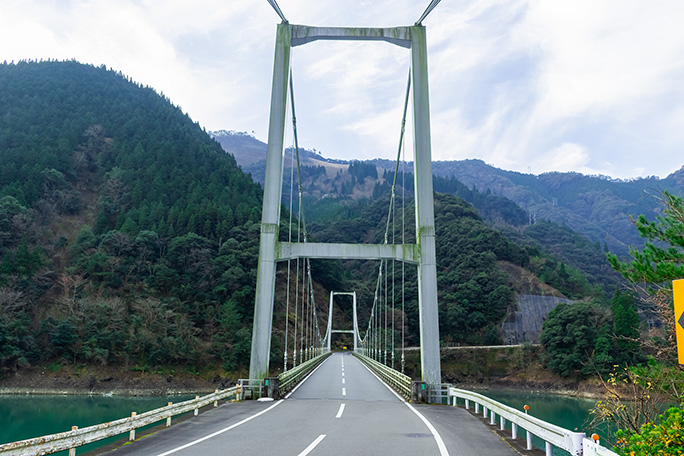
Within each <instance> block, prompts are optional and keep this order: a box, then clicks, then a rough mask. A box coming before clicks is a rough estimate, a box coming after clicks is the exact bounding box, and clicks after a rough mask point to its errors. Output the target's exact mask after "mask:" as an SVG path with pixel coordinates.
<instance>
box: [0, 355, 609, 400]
mask: <svg viewBox="0 0 684 456" xmlns="http://www.w3.org/2000/svg"><path fill="white" fill-rule="evenodd" d="M542 356H543V355H542V349H541V347H538V346H533V345H522V346H504V347H488V348H484V347H478V348H472V349H471V348H464V349H459V350H448V349H445V350H442V354H441V360H442V380H443V381H444V382H445V383H451V384H453V385H454V386H455V387H457V388H464V389H471V390H478V391H484V390H498V391H516V392H531V393H545V394H558V395H562V396H572V397H584V398H590V399H601V398H603V397H604V395H605V390H604V389H603V387H602V385H601V382H600V381H599V380H598V379H587V380H581V381H578V380H575V379H567V378H563V377H560V376H559V375H556V374H554V373H553V372H551V371H549V370H548V369H545V368H544V367H543V365H542V362H541V361H540V359H541V357H542ZM397 364H398V363H397ZM395 367H396V368H399V366H398V365H397V366H395ZM406 374H407V375H410V376H411V377H413V378H420V352H419V351H407V352H406ZM247 375H248V374H247V372H244V373H242V374H241V375H234V378H233V377H225V374H224V373H223V372H221V371H220V370H219V369H218V368H208V369H207V371H205V372H202V373H201V374H200V373H196V372H188V371H187V370H185V369H184V368H183V367H182V366H181V367H178V368H176V369H173V368H168V367H167V368H159V369H132V370H127V369H125V368H122V367H112V366H86V365H77V366H67V365H55V364H50V365H45V366H39V367H33V368H28V369H21V370H19V371H18V372H17V373H15V374H11V375H8V376H6V377H4V378H2V379H0V394H58V395H62V394H73V395H103V394H105V395H117V396H163V395H175V394H201V393H209V392H212V391H214V390H216V389H217V388H218V389H221V388H227V387H230V386H232V385H234V384H236V383H237V381H238V378H246V377H247Z"/></svg>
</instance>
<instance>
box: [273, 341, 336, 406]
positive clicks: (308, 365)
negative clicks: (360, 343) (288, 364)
mask: <svg viewBox="0 0 684 456" xmlns="http://www.w3.org/2000/svg"><path fill="white" fill-rule="evenodd" d="M331 354H332V352H326V353H322V354H320V355H318V356H316V357H314V358H311V359H310V360H308V361H305V362H303V363H302V364H300V365H299V366H297V367H294V368H292V369H290V370H288V371H287V372H283V373H282V374H280V375H278V380H279V382H280V384H279V387H278V390H279V393H280V395H281V396H282V395H283V394H287V393H288V392H289V391H290V390H291V389H292V388H294V387H295V386H296V385H297V383H299V381H300V380H302V379H303V378H304V377H306V376H307V375H309V373H310V372H311V371H313V370H314V369H315V368H316V367H318V365H319V364H321V363H322V362H323V361H325V359H326V358H327V357H328V356H330V355H331Z"/></svg>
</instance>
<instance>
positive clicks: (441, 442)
mask: <svg viewBox="0 0 684 456" xmlns="http://www.w3.org/2000/svg"><path fill="white" fill-rule="evenodd" d="M404 404H406V406H407V407H408V408H410V409H411V410H412V411H413V413H415V414H416V415H418V418H420V419H421V420H422V421H423V423H425V425H426V426H427V428H428V429H429V430H430V432H432V436H433V437H434V438H435V441H436V442H437V448H439V454H440V455H441V456H449V450H447V447H446V445H445V444H444V440H442V436H441V435H439V432H437V429H435V427H434V426H433V425H432V423H430V422H429V421H428V420H427V418H425V417H424V416H423V415H422V414H421V413H420V412H419V411H418V410H416V409H415V408H413V406H412V405H411V404H409V403H408V402H404Z"/></svg>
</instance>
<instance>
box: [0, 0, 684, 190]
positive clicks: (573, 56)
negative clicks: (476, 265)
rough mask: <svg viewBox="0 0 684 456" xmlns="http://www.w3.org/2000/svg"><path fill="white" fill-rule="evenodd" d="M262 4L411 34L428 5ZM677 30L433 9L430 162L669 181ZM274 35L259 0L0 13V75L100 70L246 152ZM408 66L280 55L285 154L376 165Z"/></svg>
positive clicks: (473, 5) (393, 54)
mask: <svg viewBox="0 0 684 456" xmlns="http://www.w3.org/2000/svg"><path fill="white" fill-rule="evenodd" d="M278 3H279V4H280V6H281V8H282V10H283V12H284V13H285V15H286V16H287V18H288V19H289V20H290V21H291V22H292V23H302V24H308V25H319V26H325V25H328V26H333V25H337V26H397V25H411V24H412V23H413V22H414V21H415V20H416V19H417V18H418V17H419V16H420V14H421V13H422V12H423V10H424V9H425V7H426V6H427V4H428V1H427V0H426V1H424V2H415V1H411V0H396V1H392V2H390V1H388V0H386V1H374V2H369V1H365V0H350V1H345V2H340V1H337V0H319V1H316V2H312V1H309V0H279V2H278ZM682 16H684V3H681V2H679V1H677V0H663V1H660V2H656V3H652V2H651V3H645V2H641V1H638V0H625V1H617V0H602V1H601V2H595V1H590V0H572V1H570V0H557V1H552V2H549V1H543V0H464V1H460V2H442V3H440V5H439V6H438V7H437V8H436V9H435V10H434V11H433V12H432V13H431V15H430V16H429V17H428V18H427V19H426V20H425V25H426V26H427V31H428V50H429V64H428V65H429V72H430V79H429V80H430V102H431V119H432V143H433V157H434V158H435V159H443V160H446V159H462V158H480V159H483V160H485V161H487V162H488V163H491V164H493V165H495V166H499V167H502V168H507V169H513V170H518V171H523V172H526V171H527V169H528V166H529V164H530V163H544V164H545V165H544V166H545V168H544V169H547V167H551V166H553V164H554V163H556V164H558V166H563V167H564V169H569V168H570V167H572V166H578V167H580V168H577V169H575V170H580V169H583V170H586V171H591V172H607V173H610V174H611V175H613V176H615V177H630V176H634V175H636V174H641V173H647V174H657V175H665V174H667V173H669V172H672V171H674V170H676V169H678V168H679V167H680V166H681V164H682V163H681V158H680V157H681V150H682V148H683V147H682V146H683V145H684V129H682V128H681V125H682V119H684V110H683V109H682V108H681V107H682V106H684V89H683V87H684V67H683V66H682V65H681V63H680V62H681V57H680V56H681V55H684V34H682V33H681V26H680V18H681V17H682ZM278 22H279V19H278V17H277V15H276V14H275V12H273V11H272V9H271V8H270V6H269V5H268V3H267V2H264V1H262V2H225V1H223V0H198V1H196V2H192V3H188V2H186V1H184V0H169V1H164V2H156V1H155V2H149V1H144V2H139V1H134V0H120V1H117V2H107V1H97V0H92V1H91V0H71V1H70V2H53V1H49V0H33V1H30V0H26V1H21V2H18V1H14V2H2V3H1V4H0V59H2V60H5V59H6V60H20V59H41V58H43V59H45V58H57V59H70V58H76V59H78V60H80V61H83V62H87V63H93V64H95V65H99V64H102V63H104V64H105V65H107V66H109V67H112V68H114V69H116V70H119V71H121V72H123V73H124V74H126V75H129V76H131V77H132V78H133V79H134V80H136V81H138V82H140V83H142V84H145V85H149V86H152V87H154V88H155V89H156V90H157V91H159V92H163V93H164V94H165V95H167V96H168V97H169V98H170V99H171V100H172V101H173V102H174V103H175V104H177V105H180V106H181V107H182V108H183V110H184V111H186V112H188V113H189V115H190V116H191V117H192V118H193V119H194V120H197V121H199V122H200V123H201V124H202V125H203V126H205V127H206V128H208V129H220V128H225V129H235V130H242V131H255V132H256V135H257V137H259V138H262V139H263V138H266V136H267V128H268V111H269V103H270V89H271V73H272V69H273V61H272V59H273V49H274V37H275V29H276V24H277V23H278ZM408 55H409V53H408V52H407V51H406V50H404V49H401V48H397V47H394V46H391V45H389V44H386V43H352V42H325V43H312V44H308V45H306V46H301V47H297V48H295V49H294V50H293V52H292V62H293V70H294V73H295V90H296V96H297V105H298V106H297V111H298V118H299V119H298V120H299V127H300V132H301V139H302V143H303V145H306V146H307V147H315V148H316V149H318V150H321V151H323V153H324V154H326V155H328V156H332V157H342V158H370V157H374V156H379V155H380V156H383V157H386V158H392V157H393V156H394V155H395V154H396V143H397V141H398V129H399V122H400V120H401V107H402V103H403V94H404V88H405V83H406V73H407V70H408V66H409V56H408ZM410 125H411V123H410V122H409V123H408V126H409V131H410ZM559 151H564V152H565V153H566V154H569V155H567V156H565V157H560V156H557V154H558V153H559ZM582 151H584V152H587V151H591V153H590V154H588V155H583V153H582ZM570 157H574V158H573V160H569V159H570ZM645 157H648V158H645ZM561 158H567V159H568V160H569V161H564V160H560V159H561ZM548 169H550V168H548Z"/></svg>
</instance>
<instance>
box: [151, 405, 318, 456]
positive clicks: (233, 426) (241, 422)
mask: <svg viewBox="0 0 684 456" xmlns="http://www.w3.org/2000/svg"><path fill="white" fill-rule="evenodd" d="M282 402H283V400H282V399H281V400H279V401H278V402H276V403H275V404H273V405H272V406H270V407H269V408H267V409H265V410H262V411H260V412H259V413H256V414H254V415H252V416H250V417H248V418H245V419H244V420H242V421H240V422H239V423H235V424H233V425H230V426H228V427H227V428H223V429H221V430H220V431H216V432H214V433H213V434H209V435H207V436H204V437H202V438H201V439H197V440H193V441H192V442H189V443H186V444H185V445H182V446H179V447H178V448H174V449H173V450H169V451H167V452H166V453H161V454H158V455H157V456H167V455H169V454H173V453H175V452H177V451H181V450H184V449H186V448H189V447H191V446H193V445H197V444H198V443H201V442H204V441H205V440H209V439H211V438H213V437H216V436H217V435H219V434H223V433H224V432H226V431H230V430H231V429H235V428H236V427H238V426H240V425H241V424H245V423H246V422H248V421H250V420H253V419H254V418H256V417H258V416H260V415H263V414H264V413H266V412H268V411H269V410H272V409H274V408H276V407H277V406H278V405H280V404H281V403H282ZM324 437H325V436H324Z"/></svg>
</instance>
